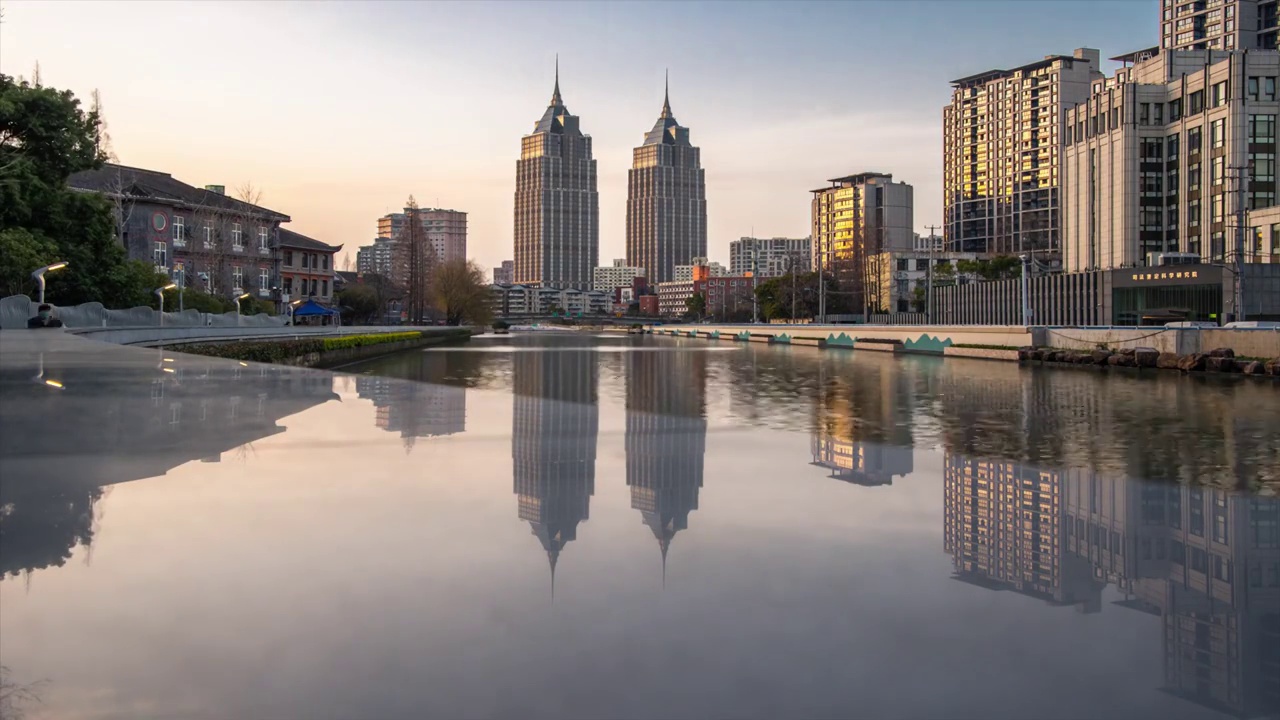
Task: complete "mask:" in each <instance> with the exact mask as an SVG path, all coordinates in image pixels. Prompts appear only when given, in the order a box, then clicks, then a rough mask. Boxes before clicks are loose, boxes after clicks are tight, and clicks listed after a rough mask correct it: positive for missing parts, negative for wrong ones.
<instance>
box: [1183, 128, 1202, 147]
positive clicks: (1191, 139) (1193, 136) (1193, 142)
mask: <svg viewBox="0 0 1280 720" xmlns="http://www.w3.org/2000/svg"><path fill="white" fill-rule="evenodd" d="M1202 136H1203V133H1202V132H1201V129H1200V128H1198V127H1193V128H1190V129H1188V130H1187V152H1188V153H1198V152H1200V140H1201V137H1202Z"/></svg>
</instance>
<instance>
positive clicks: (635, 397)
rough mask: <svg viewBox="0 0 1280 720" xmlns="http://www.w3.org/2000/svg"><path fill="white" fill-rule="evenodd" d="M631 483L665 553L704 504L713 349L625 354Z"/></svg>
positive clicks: (664, 555)
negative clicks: (710, 355) (700, 501)
mask: <svg viewBox="0 0 1280 720" xmlns="http://www.w3.org/2000/svg"><path fill="white" fill-rule="evenodd" d="M626 372H627V380H626V382H627V431H626V452H627V487H629V488H630V489H631V507H633V508H635V509H636V510H639V511H640V515H641V517H642V518H643V520H644V524H645V525H647V526H649V529H650V530H652V531H653V536H654V538H655V539H657V541H658V548H659V550H660V551H661V553H662V574H663V580H664V582H665V579H666V568H667V551H668V550H669V549H670V547H671V541H672V540H673V539H674V538H675V536H676V533H677V532H679V531H681V530H684V529H686V528H688V527H689V513H690V512H691V511H693V510H696V509H697V508H698V491H699V490H700V489H701V488H702V470H703V456H704V455H705V454H706V451H707V420H706V388H707V354H706V353H705V352H699V351H687V350H665V349H661V350H654V351H637V352H631V353H628V354H627V370H626Z"/></svg>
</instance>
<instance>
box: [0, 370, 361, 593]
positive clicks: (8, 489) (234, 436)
mask: <svg viewBox="0 0 1280 720" xmlns="http://www.w3.org/2000/svg"><path fill="white" fill-rule="evenodd" d="M43 365H44V364H43V363H42V366H43ZM50 365H51V366H52V364H50ZM20 376H21V373H20V372H18V371H14V372H5V374H4V376H3V377H2V378H0V383H2V384H3V387H4V391H5V402H3V403H0V478H2V479H3V482H0V578H2V577H4V576H6V575H11V574H18V573H23V572H28V571H31V570H37V569H41V568H47V567H59V566H62V565H63V564H65V563H66V561H67V560H68V559H70V557H71V555H72V552H73V551H74V549H75V548H76V546H78V545H84V546H86V547H90V548H91V543H92V542H93V537H94V532H95V530H96V521H97V518H98V517H99V515H100V509H101V508H100V502H101V500H102V499H103V498H104V497H105V495H106V493H108V492H109V491H110V488H111V487H113V486H115V485H117V484H120V483H126V482H131V481H134V480H140V479H145V478H153V477H157V476H162V475H164V474H165V473H167V472H168V471H169V470H171V469H173V468H175V467H177V466H179V465H182V464H184V463H187V462H191V461H193V460H199V461H202V462H219V461H221V459H222V457H223V455H224V454H225V453H227V452H229V451H232V450H236V451H239V452H243V451H245V450H246V449H247V448H248V446H249V444H250V443H252V442H254V441H256V440H260V439H262V438H265V437H270V436H271V435H275V434H277V433H281V432H284V430H285V427H283V426H281V425H280V424H279V423H280V420H281V419H282V418H284V417H287V416H289V415H294V414H296V413H299V412H302V411H303V410H306V409H308V408H310V407H314V406H316V405H319V404H321V403H323V402H327V401H329V400H332V399H335V398H337V395H335V394H334V392H333V377H332V376H331V375H328V374H326V373H320V372H314V371H308V370H302V369H297V368H286V367H278V366H267V365H261V366H259V365H254V366H241V365H239V364H235V363H229V362H226V361H210V360H207V359H203V358H200V359H197V358H195V357H194V356H190V355H179V354H174V353H169V354H165V353H164V352H158V353H157V355H156V365H155V366H154V369H152V370H149V371H147V370H144V371H141V372H135V371H127V372H122V371H119V370H112V371H102V370H98V369H90V368H80V367H74V366H73V367H67V368H58V369H57V370H52V369H49V370H44V371H43V372H42V373H41V377H40V382H39V383H33V382H28V380H29V378H28V377H20ZM49 380H52V381H53V382H55V383H57V387H54V386H50V385H47V384H45V383H46V382H47V381H49Z"/></svg>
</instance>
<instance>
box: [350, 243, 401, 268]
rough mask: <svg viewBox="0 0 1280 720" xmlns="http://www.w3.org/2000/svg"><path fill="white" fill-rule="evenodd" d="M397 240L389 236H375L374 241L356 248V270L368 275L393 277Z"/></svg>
mask: <svg viewBox="0 0 1280 720" xmlns="http://www.w3.org/2000/svg"><path fill="white" fill-rule="evenodd" d="M394 248H395V241H394V240H392V239H391V238H389V237H379V238H374V240H373V243H372V244H370V245H364V246H362V247H360V248H359V249H358V250H356V270H357V271H359V272H361V273H364V274H366V275H368V274H373V275H381V276H383V277H386V278H389V277H391V262H392V257H393V253H394Z"/></svg>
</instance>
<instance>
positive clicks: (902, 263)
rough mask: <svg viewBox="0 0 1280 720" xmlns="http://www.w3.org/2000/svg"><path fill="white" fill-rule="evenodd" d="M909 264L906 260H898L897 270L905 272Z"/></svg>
mask: <svg viewBox="0 0 1280 720" xmlns="http://www.w3.org/2000/svg"><path fill="white" fill-rule="evenodd" d="M910 263H911V261H910V260H907V259H906V258H898V269H899V270H906V269H907V265H909V264H910Z"/></svg>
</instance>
